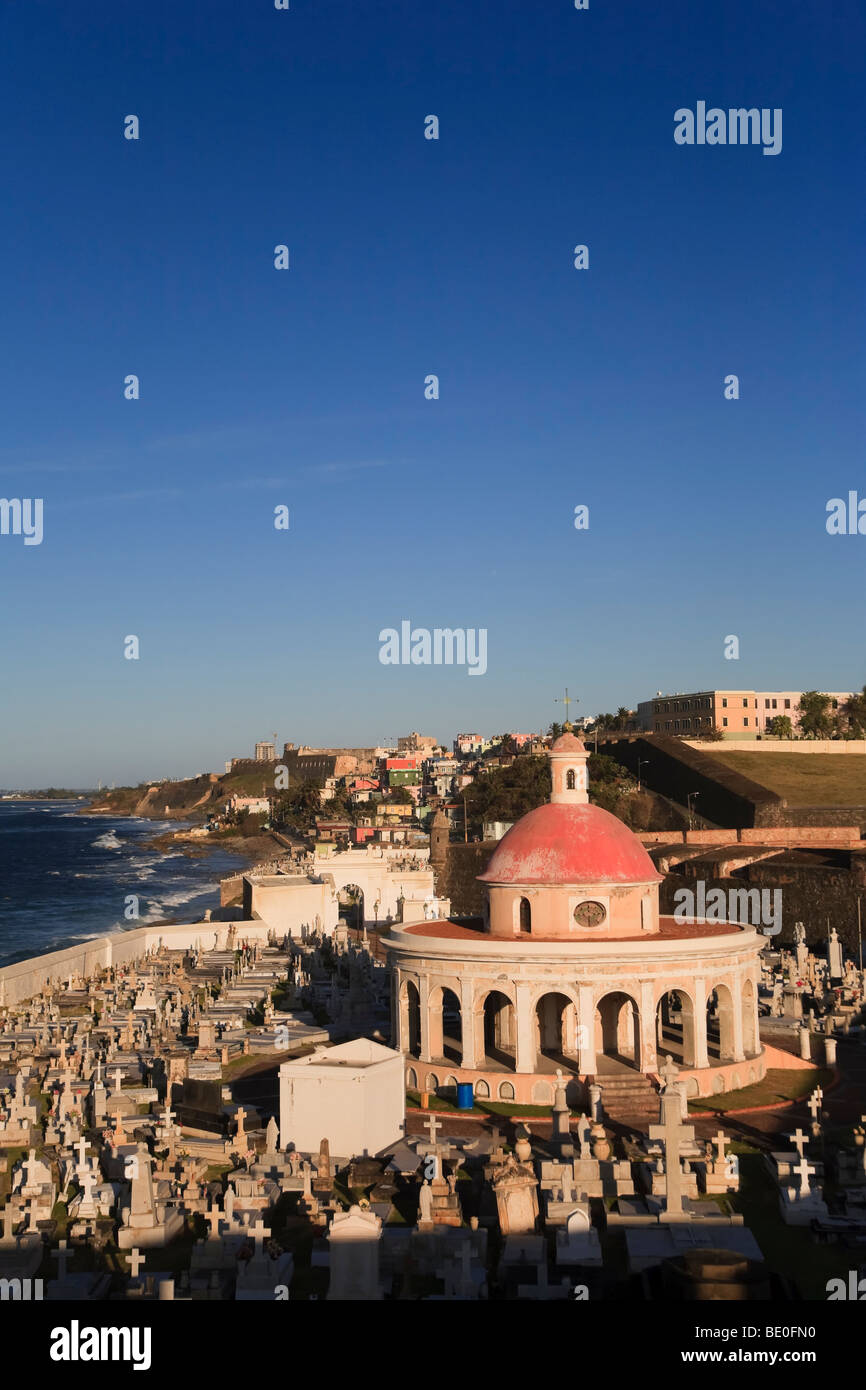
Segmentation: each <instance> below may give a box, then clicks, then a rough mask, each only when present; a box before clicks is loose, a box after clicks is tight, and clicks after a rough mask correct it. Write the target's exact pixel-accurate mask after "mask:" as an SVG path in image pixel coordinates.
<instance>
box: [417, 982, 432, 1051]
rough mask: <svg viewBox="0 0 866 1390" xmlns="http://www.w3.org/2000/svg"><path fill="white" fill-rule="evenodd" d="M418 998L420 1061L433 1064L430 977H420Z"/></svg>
mask: <svg viewBox="0 0 866 1390" xmlns="http://www.w3.org/2000/svg"><path fill="white" fill-rule="evenodd" d="M418 997H419V1000H420V1009H419V1013H420V1015H421V1056H420V1058H419V1061H421V1062H432V1060H433V1058H432V1057H431V1056H430V976H429V975H419V976H418Z"/></svg>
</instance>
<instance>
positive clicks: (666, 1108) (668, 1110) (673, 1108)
mask: <svg viewBox="0 0 866 1390" xmlns="http://www.w3.org/2000/svg"><path fill="white" fill-rule="evenodd" d="M649 1137H650V1139H660V1140H661V1141H662V1143H663V1144H664V1149H665V1191H666V1196H665V1209H666V1210H667V1211H669V1212H674V1213H679V1212H681V1211H682V1209H683V1169H682V1163H681V1161H680V1144H681V1143H683V1142H685V1143H691V1142H692V1141H693V1140H694V1137H695V1131H694V1126H693V1125H684V1124H683V1123H682V1110H681V1108H680V1098H679V1096H678V1095H677V1093H676V1091H670V1092H669V1093H667V1094H665V1095H663V1096H662V1123H661V1124H658V1125H650V1129H649Z"/></svg>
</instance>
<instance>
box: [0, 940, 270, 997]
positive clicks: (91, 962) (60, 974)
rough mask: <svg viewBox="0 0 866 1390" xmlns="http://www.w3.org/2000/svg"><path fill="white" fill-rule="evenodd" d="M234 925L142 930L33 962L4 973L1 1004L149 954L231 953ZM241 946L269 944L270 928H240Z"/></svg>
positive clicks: (0, 975)
mask: <svg viewBox="0 0 866 1390" xmlns="http://www.w3.org/2000/svg"><path fill="white" fill-rule="evenodd" d="M232 925H233V924H232V923H230V922H191V923H185V924H178V925H174V926H158V925H155V926H152V927H137V928H136V929H135V930H134V931H126V932H124V931H120V932H111V933H110V934H109V935H107V936H98V937H94V938H92V939H91V940H89V941H82V942H80V943H79V944H77V945H75V946H68V947H67V948H66V949H65V950H63V951H49V952H46V954H45V955H43V956H31V957H29V958H28V959H27V960H22V961H16V962H15V964H14V965H6V966H3V967H2V968H0V1000H2V1001H3V1002H4V1003H5V1004H18V1003H20V1002H21V1001H22V1000H25V999H31V998H32V997H33V996H34V995H35V994H39V992H40V991H41V990H42V989H43V988H45V986H46V985H56V984H60V983H63V982H65V981H66V980H67V979H68V978H69V976H70V975H75V974H78V975H82V976H85V977H86V976H88V975H92V974H95V972H96V971H98V970H102V969H106V968H108V967H110V966H113V965H128V964H129V963H130V962H131V961H134V960H138V959H139V958H140V957H142V956H144V955H146V954H147V952H148V951H155V950H158V949H159V947H160V946H165V947H166V948H167V949H168V950H170V951H182V950H187V949H189V948H190V947H194V946H196V944H200V945H201V946H202V947H204V948H207V949H209V948H212V947H214V945H215V944H216V946H217V947H218V948H223V949H224V948H225V945H226V941H227V937H228V932H229V928H230V926H232ZM234 925H235V929H236V940H239V941H240V940H247V941H255V940H259V941H265V940H267V935H268V931H269V930H270V929H269V927H268V924H267V923H266V922H238V923H237V924H234Z"/></svg>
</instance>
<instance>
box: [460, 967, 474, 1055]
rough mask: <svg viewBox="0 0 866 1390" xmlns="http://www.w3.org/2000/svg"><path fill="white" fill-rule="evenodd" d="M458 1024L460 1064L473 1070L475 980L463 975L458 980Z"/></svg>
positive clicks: (470, 976)
mask: <svg viewBox="0 0 866 1390" xmlns="http://www.w3.org/2000/svg"><path fill="white" fill-rule="evenodd" d="M460 1026H461V1030H462V1034H463V1051H462V1057H461V1062H460V1065H461V1066H463V1067H468V1068H469V1069H470V1070H472V1071H474V1070H475V1068H476V1067H477V1066H478V1061H477V1057H478V1020H477V1018H476V1017H475V980H474V977H473V976H472V975H463V976H462V978H461V980H460Z"/></svg>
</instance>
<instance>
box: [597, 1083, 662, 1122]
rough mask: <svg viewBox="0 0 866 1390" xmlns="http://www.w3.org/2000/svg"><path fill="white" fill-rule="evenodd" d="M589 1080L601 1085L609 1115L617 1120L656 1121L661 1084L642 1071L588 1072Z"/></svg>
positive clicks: (602, 1103) (606, 1113) (602, 1098)
mask: <svg viewBox="0 0 866 1390" xmlns="http://www.w3.org/2000/svg"><path fill="white" fill-rule="evenodd" d="M586 1080H587V1084H588V1085H589V1084H590V1083H591V1082H593V1081H595V1082H597V1083H598V1085H599V1086H600V1087H601V1107H602V1110H603V1112H604V1115H605V1117H609V1118H610V1119H611V1120H617V1121H620V1120H622V1121H625V1122H627V1121H630V1120H631V1121H638V1120H647V1121H649V1122H651V1123H653V1124H654V1123H656V1122H657V1120H658V1116H659V1093H658V1089H657V1087H656V1086H655V1085H654V1084H653V1082H652V1081H650V1079H649V1077H648V1076H644V1074H643V1073H642V1072H639V1071H632V1072H619V1073H617V1074H616V1075H610V1074H605V1073H603V1072H602V1073H600V1074H599V1075H598V1076H588V1077H587V1078H586Z"/></svg>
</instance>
